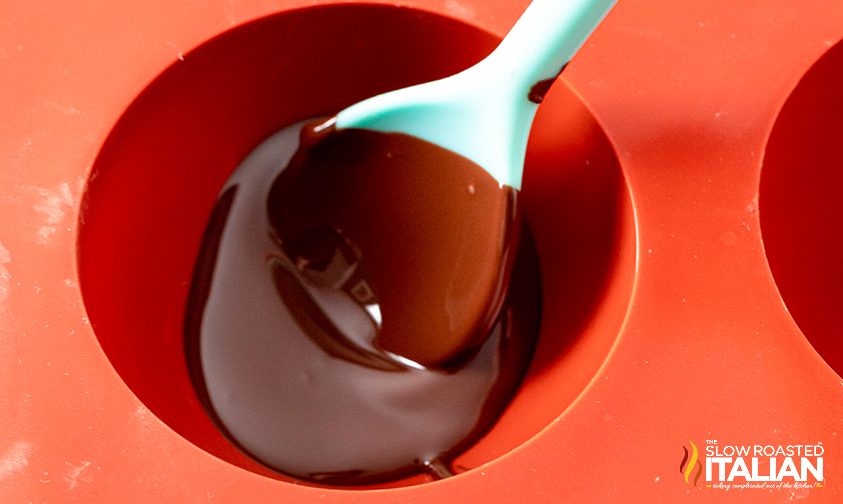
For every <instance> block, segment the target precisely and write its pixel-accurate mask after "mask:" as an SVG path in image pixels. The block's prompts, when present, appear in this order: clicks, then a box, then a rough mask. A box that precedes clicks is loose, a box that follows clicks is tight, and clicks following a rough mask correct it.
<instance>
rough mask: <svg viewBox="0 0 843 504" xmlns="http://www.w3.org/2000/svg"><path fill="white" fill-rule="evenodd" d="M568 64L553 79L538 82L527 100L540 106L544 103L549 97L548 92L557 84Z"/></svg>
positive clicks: (528, 94)
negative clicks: (546, 97)
mask: <svg viewBox="0 0 843 504" xmlns="http://www.w3.org/2000/svg"><path fill="white" fill-rule="evenodd" d="M567 66H568V64H567V63H566V64H565V65H564V66H563V67H562V68H560V69H559V71H558V72H557V73H556V75H554V76H553V77H551V78H550V79H544V80H540V81H538V82H536V83H535V84H533V86H532V87H531V88H530V92H529V93H527V99H528V100H530V101H531V102H533V103H535V104H539V103H541V102H543V101H544V97H545V96H546V95H547V93H548V91H550V87H551V86H553V83H554V82H556V79H557V78H558V77H559V76H560V75H561V74H562V72H564V71H565V67H567Z"/></svg>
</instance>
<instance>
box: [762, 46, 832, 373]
mask: <svg viewBox="0 0 843 504" xmlns="http://www.w3.org/2000/svg"><path fill="white" fill-rule="evenodd" d="M841 90H843V42H838V43H837V44H836V45H835V46H833V47H832V48H831V49H829V50H828V51H827V52H826V53H825V54H824V55H823V56H822V57H821V58H820V59H819V60H818V61H817V62H816V63H814V65H813V66H812V67H811V68H810V69H809V70H808V72H807V73H806V74H805V75H804V76H803V77H802V79H801V80H800V82H799V84H798V85H797V86H796V88H795V89H794V90H793V92H792V93H791V95H790V96H789V97H788V99H787V101H786V102H785V104H784V106H783V107H782V109H781V111H780V113H779V116H778V118H777V119H776V123H775V125H774V127H773V130H772V132H771V134H770V138H769V140H768V143H767V148H766V152H765V156H764V164H763V168H762V172H761V189H760V193H759V215H760V218H761V233H762V236H763V239H764V249H765V251H766V253H767V260H768V262H769V264H770V269H771V270H772V272H773V277H774V278H775V281H776V284H777V286H778V288H779V293H780V294H781V297H782V299H783V300H784V303H785V305H786V306H787V308H788V310H789V311H790V314H791V316H792V317H793V319H794V320H795V321H796V323H797V324H798V325H799V327H800V329H801V330H802V332H803V333H804V334H805V336H806V338H807V339H808V341H810V342H811V344H812V345H813V346H814V349H816V351H817V352H818V353H819V354H820V356H822V358H823V359H825V361H826V362H827V363H828V365H829V366H831V367H832V369H834V370H835V371H836V372H837V374H838V375H841V376H843V345H841V340H840V338H841V335H843V232H841V228H840V220H841V217H843V148H841V146H843V92H841Z"/></svg>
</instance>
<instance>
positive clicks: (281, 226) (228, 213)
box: [185, 124, 540, 485]
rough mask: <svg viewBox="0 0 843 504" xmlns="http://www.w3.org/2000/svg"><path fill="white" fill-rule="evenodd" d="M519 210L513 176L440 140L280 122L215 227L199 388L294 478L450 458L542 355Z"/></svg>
mask: <svg viewBox="0 0 843 504" xmlns="http://www.w3.org/2000/svg"><path fill="white" fill-rule="evenodd" d="M299 131H301V132H302V134H301V135H299ZM279 161H280V162H279ZM521 226H522V224H521V219H520V218H519V216H518V212H517V205H516V193H515V191H513V190H512V189H510V188H508V187H501V186H499V185H498V184H497V182H496V181H495V180H494V179H493V178H492V177H491V176H489V175H488V174H487V173H486V172H485V171H484V170H482V169H481V168H480V167H478V166H476V165H474V164H473V163H472V162H470V161H469V160H467V159H465V158H462V157H461V156H458V155H457V154H455V153H453V152H450V151H448V150H445V149H442V148H440V147H437V146H435V145H433V144H429V143H427V142H424V141H421V140H418V139H415V138H412V137H409V136H406V135H400V134H386V133H376V132H372V131H363V130H339V131H333V130H331V129H330V128H324V129H322V130H321V131H319V132H316V131H315V130H314V129H313V127H312V124H311V125H308V126H305V127H304V128H302V127H301V125H296V126H293V127H291V128H288V129H286V130H284V131H282V132H280V133H278V134H277V135H275V136H274V137H273V138H271V139H270V140H268V141H267V142H266V143H265V144H263V145H262V146H260V147H259V148H258V149H256V151H255V152H253V153H252V154H251V155H250V156H249V158H247V159H246V161H244V163H243V165H241V167H240V168H239V169H238V170H237V171H236V172H235V173H234V174H233V175H232V177H231V179H230V180H229V182H228V183H227V185H226V187H225V188H224V190H223V192H222V196H221V197H220V200H219V201H218V203H217V206H216V208H215V210H214V212H213V215H212V218H211V219H210V221H209V224H208V228H207V230H206V232H205V237H204V240H203V244H202V247H201V250H200V254H199V258H198V260H197V265H196V269H195V272H194V278H193V284H192V287H191V292H190V297H189V301H188V306H187V313H186V317H185V320H186V323H185V330H186V344H187V354H188V364H189V366H190V369H191V373H192V376H193V378H194V382H195V383H196V389H197V392H198V394H199V395H200V398H201V399H202V400H203V402H204V403H205V405H206V407H207V409H208V410H209V412H210V413H211V415H212V417H213V418H215V420H216V421H217V423H218V424H219V426H220V428H221V429H222V430H223V431H224V432H225V433H226V434H227V435H228V436H229V438H230V439H231V440H232V441H233V442H234V443H235V444H237V445H238V446H240V447H241V448H242V449H243V450H245V451H246V452H248V453H250V454H251V455H252V456H254V457H255V458H256V459H258V460H260V461H261V462H263V463H264V464H266V465H268V466H270V467H272V468H274V469H276V470H278V471H280V472H282V473H285V474H287V475H289V476H291V477H293V478H297V479H302V480H308V481H313V482H320V483H328V484H341V485H354V484H365V483H372V482H379V481H385V480H389V479H392V478H397V477H402V476H405V475H408V474H411V473H414V472H419V471H425V472H428V473H430V474H432V475H434V476H435V477H442V476H444V475H447V474H448V473H449V472H450V469H449V468H448V464H449V462H450V461H451V460H453V458H454V457H456V456H457V455H458V454H459V453H461V452H462V451H464V450H465V449H466V448H468V447H469V446H471V444H473V443H474V442H475V441H476V440H477V439H478V438H479V437H480V436H481V435H483V434H484V433H485V432H486V431H487V430H488V429H489V428H490V427H491V426H492V425H493V424H494V422H495V420H496V418H497V417H498V416H499V415H500V413H501V411H502V410H503V408H504V407H505V405H506V404H507V402H508V401H509V399H510V398H511V397H512V395H513V393H514V392H515V389H516V388H517V386H518V384H519V383H520V380H521V378H522V376H523V374H524V372H525V371H526V368H527V366H528V364H529V361H530V357H531V355H532V349H533V346H534V342H535V338H536V335H537V332H538V321H539V318H538V317H539V304H540V300H539V296H540V286H539V275H538V266H537V259H536V255H535V251H534V248H533V246H532V241H531V240H530V238H529V235H528V234H526V233H525V236H522V239H520V240H517V239H516V238H517V235H518V234H519V233H518V231H519V230H520V229H521ZM516 252H517V253H516ZM510 271H511V272H512V275H511V281H509V282H508V280H509V277H510ZM507 284H508V289H507V288H506V286H507Z"/></svg>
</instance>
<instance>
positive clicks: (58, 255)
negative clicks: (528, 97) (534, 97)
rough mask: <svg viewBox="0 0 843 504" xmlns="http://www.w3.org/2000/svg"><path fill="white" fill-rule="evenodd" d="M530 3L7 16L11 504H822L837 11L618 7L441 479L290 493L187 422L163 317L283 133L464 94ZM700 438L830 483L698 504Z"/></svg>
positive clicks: (840, 137) (297, 3) (707, 493)
mask: <svg viewBox="0 0 843 504" xmlns="http://www.w3.org/2000/svg"><path fill="white" fill-rule="evenodd" d="M527 3H528V2H527V1H525V0H511V1H506V2H500V1H497V2H492V1H484V0H448V1H445V2H440V1H431V0H406V1H402V2H399V4H400V5H396V2H389V1H370V2H365V3H364V2H355V1H317V2H311V1H302V0H278V1H274V2H262V1H257V0H234V1H223V0H218V1H217V0H213V1H210V2H205V3H203V4H202V5H201V6H197V5H195V4H193V3H190V2H164V1H160V0H150V1H147V2H143V3H141V4H139V5H131V6H129V5H115V4H113V3H111V2H105V1H102V0H81V1H80V2H76V3H75V4H73V5H70V4H68V5H64V4H56V5H52V4H49V5H48V4H47V3H46V2H34V3H33V2H31V3H26V4H15V5H9V6H6V8H5V9H3V10H4V12H5V13H4V14H3V16H0V22H2V23H3V28H2V30H0V61H2V62H3V68H4V70H3V77H2V79H0V115H2V117H3V118H4V119H5V120H4V121H3V122H2V123H0V132H2V134H0V160H2V162H0V342H2V343H1V344H0V348H1V349H0V501H2V502H11V503H17V502H33V503H35V502H80V503H94V502H96V503H99V502H127V503H141V502H143V503H146V502H151V501H159V502H204V501H208V502H255V503H260V502H266V503H269V502H325V501H327V500H331V501H333V502H344V503H346V502H347V503H352V502H367V503H368V502H502V503H503V502H514V501H525V502H559V501H571V502H616V501H619V500H623V501H625V502H642V503H644V502H646V503H649V502H675V501H677V500H678V499H690V500H695V501H700V502H702V501H706V502H707V501H712V500H714V501H734V502H767V501H769V500H773V501H776V500H789V499H791V500H792V499H801V498H806V497H810V498H811V499H812V502H828V503H833V502H840V501H841V500H843V490H841V487H840V486H839V483H838V482H837V480H838V479H839V478H838V477H839V476H840V475H841V474H843V472H841V464H843V458H841V456H840V451H841V449H843V443H841V441H840V440H839V437H840V434H839V433H840V431H841V423H842V422H843V380H841V377H840V374H843V345H841V343H840V339H841V336H843V332H842V331H841V329H840V328H841V327H843V310H841V306H843V266H841V265H842V264H843V261H840V257H841V256H842V255H843V233H840V232H839V230H838V229H839V225H836V224H834V223H835V222H838V221H839V220H840V216H841V206H840V203H839V201H840V200H841V198H840V196H841V195H843V193H841V187H843V171H841V170H840V167H841V162H843V151H842V150H841V148H840V146H841V145H843V98H841V96H843V95H841V93H840V90H841V89H843V43H841V42H840V41H841V39H843V8H841V7H840V6H839V5H838V2H837V1H836V0H815V2H813V3H812V6H811V8H806V7H805V6H804V5H800V6H796V5H793V6H791V5H789V4H787V3H785V2H776V1H774V0H764V1H761V2H753V3H752V5H748V4H747V5H744V3H741V2H727V1H725V0H709V1H705V2H704V1H701V0H682V1H677V2H670V3H656V2H654V1H651V0H640V1H639V0H620V2H619V4H618V6H617V7H616V8H615V10H614V11H613V12H612V13H611V14H610V15H609V16H608V18H607V19H606V21H605V22H604V24H603V25H601V27H600V28H599V29H598V30H597V32H596V33H595V34H594V35H593V37H592V38H591V39H590V40H589V42H588V43H587V44H586V46H585V47H584V48H583V50H582V51H581V52H580V54H578V55H577V56H576V58H575V59H574V61H573V62H572V63H571V65H570V66H569V67H568V68H567V69H566V71H565V73H564V75H563V76H562V78H561V79H560V80H559V81H558V82H557V83H556V84H555V85H554V87H553V88H552V90H551V92H550V94H549V95H548V97H547V99H546V100H545V103H544V104H543V105H542V107H541V109H540V112H539V115H538V117H537V121H536V124H535V126H534V129H533V132H532V136H531V140H530V148H529V153H528V158H527V169H526V174H525V182H524V194H523V198H524V201H525V205H526V213H527V218H528V219H529V221H530V224H531V226H532V229H533V231H534V234H535V238H536V243H537V247H538V251H539V256H540V261H541V267H542V275H543V279H544V314H543V320H542V329H541V335H540V342H539V347H538V350H537V354H536V357H535V359H534V361H533V364H532V367H531V369H530V371H529V373H528V375H527V377H526V379H525V382H524V385H523V386H522V389H521V390H520V391H519V393H518V395H517V396H516V398H515V399H514V401H513V402H512V404H511V405H510V406H509V407H508V409H507V410H506V412H505V413H504V415H503V417H502V418H501V419H500V421H499V422H498V424H497V425H496V426H495V427H494V429H493V430H492V431H491V432H490V433H489V434H488V435H487V436H486V437H485V438H484V439H482V440H481V441H480V442H479V443H478V444H477V445H476V446H474V447H473V448H472V449H470V450H469V451H467V452H466V453H465V454H463V455H462V456H461V457H460V458H459V459H458V460H457V466H458V467H459V468H460V471H462V472H461V473H460V474H459V475H457V476H456V477H453V478H449V479H447V480H443V481H437V482H429V481H428V480H427V478H426V477H422V476H419V477H415V478H411V479H407V480H402V481H396V482H393V483H390V484H386V485H380V486H379V487H377V488H375V487H372V488H365V489H361V488H354V489H341V488H321V487H316V486H310V485H302V484H297V482H292V481H289V480H288V479H287V478H284V477H283V476H280V475H278V474H275V473H274V472H272V471H270V470H268V469H266V468H263V467H262V466H260V465H259V464H257V463H255V462H254V461H252V460H251V459H249V458H248V457H246V456H244V455H242V454H241V453H240V452H239V451H237V450H236V449H235V448H233V447H232V446H231V445H230V444H229V443H228V442H227V441H225V439H224V438H223V437H222V436H221V435H220V433H219V432H218V431H217V430H216V428H215V427H214V426H213V424H212V423H211V422H210V420H209V419H208V417H207V416H206V415H205V413H204V412H203V411H202V409H201V407H200V406H199V403H198V401H197V400H196V397H195V393H194V392H193V389H192V388H191V386H190V382H189V378H188V375H187V370H186V366H185V361H184V351H183V343H182V339H181V338H182V335H181V327H182V316H183V310H184V301H185V297H186V294H187V289H188V284H189V278H190V273H191V270H192V262H193V260H194V258H195V254H196V247H197V246H198V242H199V239H200V236H201V233H202V229H203V226H204V224H205V221H206V219H207V216H208V213H209V211H210V208H211V206H212V204H213V202H214V199H215V197H216V195H217V191H218V189H219V187H220V186H221V184H222V182H223V181H224V180H225V178H226V177H227V176H228V174H229V173H230V172H231V170H232V169H234V168H235V167H236V166H237V164H238V163H239V161H240V160H241V159H242V158H243V156H244V155H245V154H247V153H248V152H249V151H250V150H251V149H252V148H253V147H255V146H256V145H257V144H258V143H260V142H261V141H262V140H263V139H265V138H266V137H267V136H269V135H270V134H272V133H273V132H275V131H277V130H278V129H279V128H281V127H283V126H284V125H287V124H290V123H292V122H295V121H298V120H301V119H304V118H307V117H312V116H316V115H323V114H329V113H331V112H334V111H336V110H338V109H340V108H342V107H343V106H345V105H347V104H350V103H353V102H354V101H356V100H359V99H361V98H363V97H366V96H369V95H371V94H374V93H376V92H380V91H383V90H387V89H391V88H396V87H401V86H406V85H408V84H412V83H415V82H421V81H425V80H430V79H432V78H435V77H439V76H443V75H447V74H450V73H453V72H455V71H457V70H459V69H461V68H464V67H465V66H468V65H470V64H471V63H472V62H474V61H477V60H478V59H480V58H482V57H483V56H484V55H485V54H486V53H488V52H489V51H490V50H491V49H492V48H493V47H494V45H495V44H496V42H497V40H499V39H500V37H501V36H502V35H504V34H505V33H506V30H507V29H508V27H509V26H511V24H512V23H513V22H514V21H515V19H516V18H517V17H518V15H519V14H520V12H521V10H523V8H524V7H525V6H526V4H527ZM291 76H296V78H291ZM707 440H709V441H712V440H717V441H718V442H719V443H720V445H744V444H747V445H752V444H761V445H768V444H769V445H778V444H784V445H787V444H822V446H823V447H824V450H825V455H824V457H823V458H824V471H825V472H824V474H825V479H824V481H823V482H822V483H821V484H819V485H814V486H811V487H810V488H807V487H804V488H803V487H799V488H780V489H772V490H762V489H745V490H738V489H733V490H732V491H724V490H722V489H718V488H715V487H714V485H712V484H711V483H710V482H708V485H709V486H707V485H706V482H705V481H699V482H698V484H695V482H694V481H693V475H692V476H691V479H689V478H688V477H687V476H686V475H687V474H689V473H687V472H685V471H684V469H685V468H686V467H688V466H689V465H692V464H693V461H692V464H686V463H687V462H688V460H683V454H684V453H685V452H684V451H683V447H685V448H687V447H689V446H690V442H693V443H695V444H696V445H697V446H698V447H699V448H700V450H701V451H702V450H703V449H704V448H703V447H704V446H706V442H707ZM709 446H712V445H709ZM701 456H702V454H701ZM680 466H681V467H682V470H681V471H680V470H677V469H679V468H680ZM692 468H693V467H692Z"/></svg>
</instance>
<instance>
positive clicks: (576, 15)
mask: <svg viewBox="0 0 843 504" xmlns="http://www.w3.org/2000/svg"><path fill="white" fill-rule="evenodd" d="M616 1H617V0H533V1H532V3H530V5H529V6H527V9H526V10H525V11H524V14H522V15H521V17H520V18H519V19H518V21H517V22H516V23H515V25H514V26H513V27H512V29H511V30H510V31H509V34H507V36H506V38H505V39H504V40H503V42H501V44H500V45H499V46H498V47H497V49H495V51H494V52H493V53H492V54H491V55H489V57H488V58H486V60H484V62H483V64H484V66H485V65H488V67H487V68H490V69H494V70H493V71H494V72H495V73H496V74H497V75H498V76H499V78H500V79H508V80H510V81H511V84H512V85H513V86H514V89H512V90H513V91H516V92H518V93H524V96H526V94H527V93H528V92H529V90H530V89H531V88H532V87H533V85H535V84H536V83H538V82H541V81H544V80H547V79H553V78H554V77H556V76H557V75H558V74H559V72H560V71H561V70H562V68H564V67H565V65H567V64H568V62H569V61H570V60H571V58H572V57H573V56H574V54H575V53H576V52H577V50H578V49H579V48H580V47H581V46H582V45H583V43H585V40H586V39H587V38H588V36H589V35H591V32H593V31H594V29H595V28H596V27H597V25H598V24H599V23H600V21H601V20H602V19H603V18H604V17H605V16H606V14H607V13H608V12H609V10H610V9H611V8H612V6H614V4H615V2H616Z"/></svg>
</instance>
